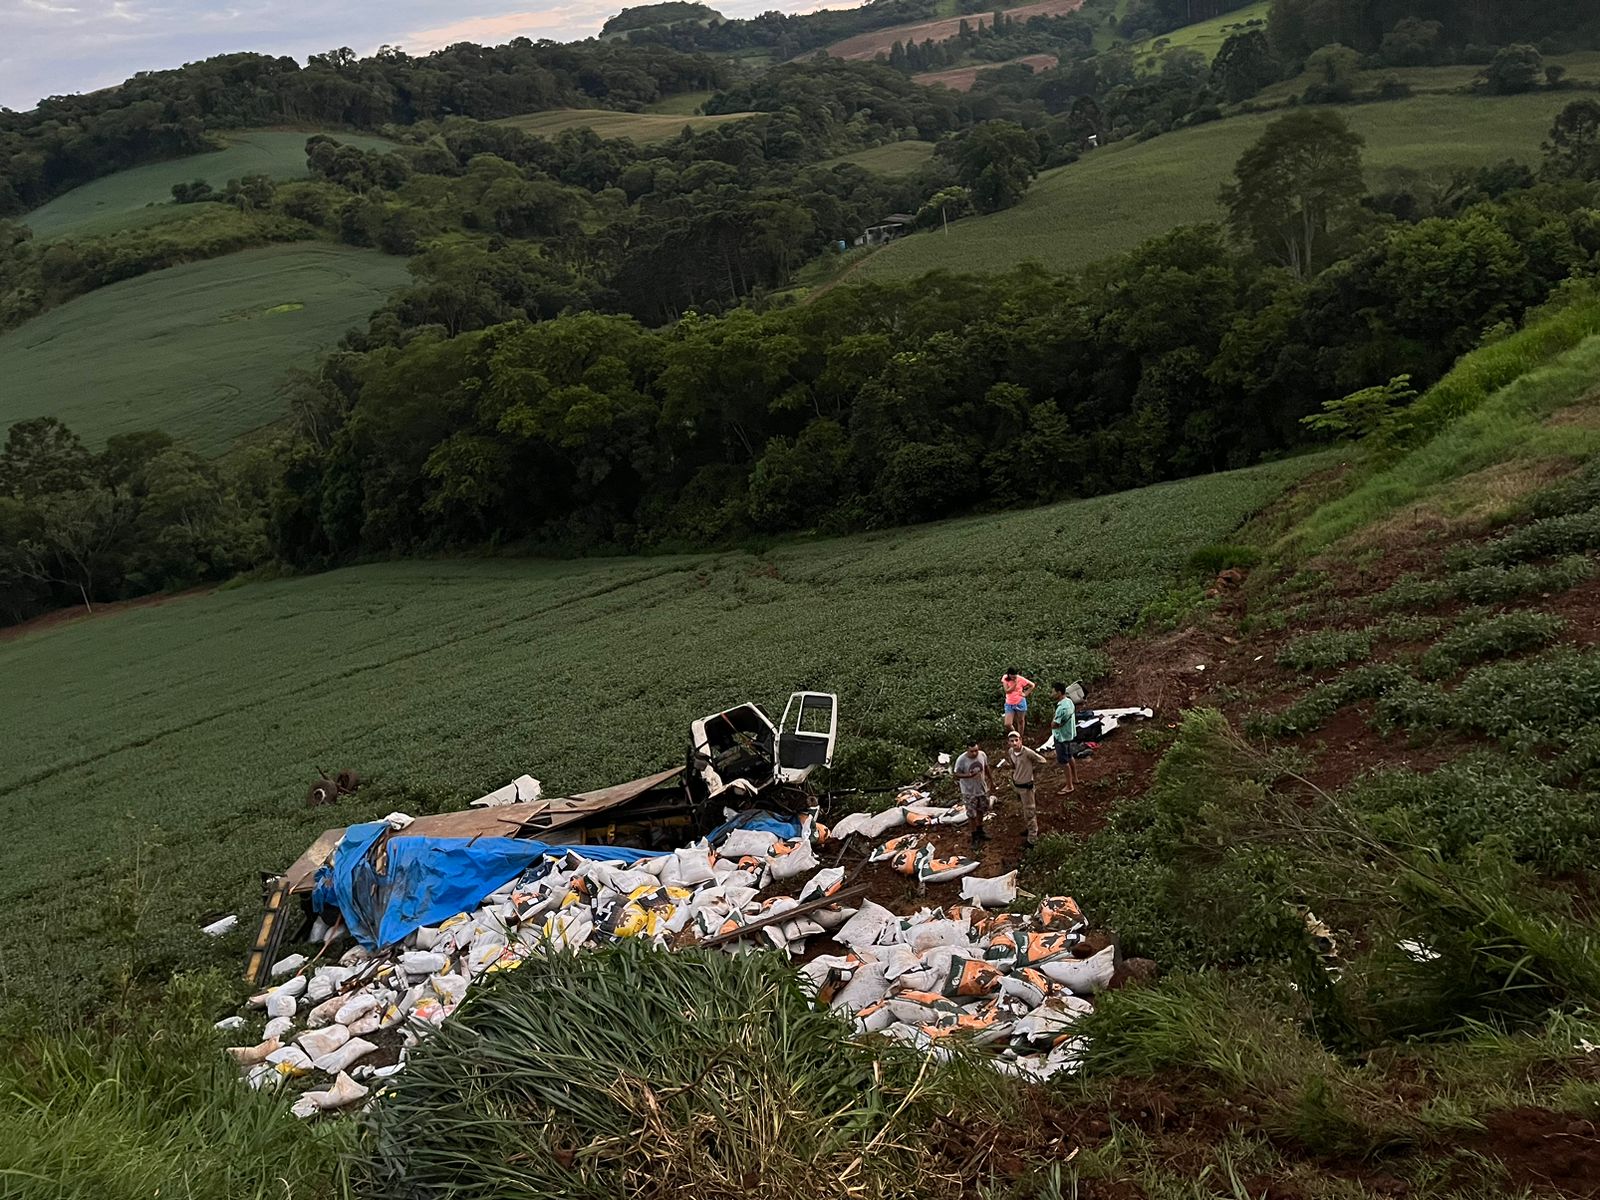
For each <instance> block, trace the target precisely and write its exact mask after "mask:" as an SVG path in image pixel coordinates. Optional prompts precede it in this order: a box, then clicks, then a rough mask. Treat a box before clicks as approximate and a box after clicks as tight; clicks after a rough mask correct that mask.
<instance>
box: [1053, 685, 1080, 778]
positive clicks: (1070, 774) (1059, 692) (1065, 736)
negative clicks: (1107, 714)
mask: <svg viewBox="0 0 1600 1200" xmlns="http://www.w3.org/2000/svg"><path fill="white" fill-rule="evenodd" d="M1050 691H1051V694H1052V695H1054V696H1055V698H1056V712H1055V717H1054V718H1053V719H1052V720H1051V722H1050V739H1051V741H1052V742H1053V743H1054V745H1055V750H1056V762H1058V763H1059V764H1061V765H1062V766H1063V767H1065V768H1066V769H1067V786H1066V787H1064V788H1062V789H1061V790H1060V791H1058V792H1057V793H1056V795H1058V796H1065V795H1066V794H1067V793H1068V792H1070V791H1072V790H1073V789H1074V788H1076V787H1077V786H1078V771H1077V768H1076V767H1074V766H1073V764H1072V743H1073V742H1074V741H1075V740H1076V739H1077V736H1078V706H1077V705H1075V704H1073V702H1072V700H1071V698H1070V697H1069V696H1068V695H1067V685H1066V684H1064V683H1052V684H1051V685H1050Z"/></svg>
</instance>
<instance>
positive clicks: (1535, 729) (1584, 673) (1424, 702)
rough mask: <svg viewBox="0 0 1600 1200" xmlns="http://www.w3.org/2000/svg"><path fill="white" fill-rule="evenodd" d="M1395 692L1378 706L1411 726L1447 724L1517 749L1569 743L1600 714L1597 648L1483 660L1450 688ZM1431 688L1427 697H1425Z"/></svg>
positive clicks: (1441, 726)
mask: <svg viewBox="0 0 1600 1200" xmlns="http://www.w3.org/2000/svg"><path fill="white" fill-rule="evenodd" d="M1423 691H1424V689H1422V688H1419V689H1418V691H1417V692H1415V693H1414V694H1412V695H1411V696H1408V697H1403V698H1401V699H1399V700H1396V701H1395V702H1394V703H1393V704H1392V705H1391V702H1390V701H1385V705H1386V706H1389V707H1390V711H1389V713H1388V714H1386V716H1387V719H1390V720H1392V721H1393V723H1395V724H1399V725H1404V726H1407V727H1409V728H1412V729H1453V730H1456V731H1458V732H1461V733H1473V734H1483V735H1486V736H1489V737H1497V738H1499V739H1500V740H1502V741H1504V742H1507V743H1509V744H1512V745H1515V746H1517V747H1520V748H1523V749H1531V748H1535V747H1542V746H1548V745H1553V744H1565V743H1571V742H1572V741H1573V740H1574V739H1576V738H1578V737H1580V736H1582V735H1584V734H1587V733H1589V732H1590V730H1591V727H1592V725H1593V723H1594V722H1596V721H1600V650H1587V651H1577V650H1557V651H1555V652H1553V653H1550V654H1546V655H1542V656H1540V657H1539V658H1533V659H1523V660H1520V661H1517V662H1503V663H1491V664H1489V665H1488V666H1483V667H1479V668H1478V669H1477V670H1475V671H1472V672H1471V673H1470V674H1468V675H1467V677H1466V678H1465V679H1463V680H1462V681H1461V683H1460V684H1459V685H1458V686H1457V687H1456V688H1455V689H1454V690H1453V691H1451V692H1448V693H1446V692H1445V691H1444V690H1443V689H1440V688H1438V687H1436V686H1435V685H1431V684H1430V685H1426V691H1427V692H1428V694H1427V695H1424V694H1423ZM1429 696H1431V699H1430V698H1429Z"/></svg>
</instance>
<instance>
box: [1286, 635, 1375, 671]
mask: <svg viewBox="0 0 1600 1200" xmlns="http://www.w3.org/2000/svg"><path fill="white" fill-rule="evenodd" d="M1371 653H1372V631H1371V630H1370V629H1319V630H1317V631H1316V632H1315V633H1306V634H1302V635H1301V636H1299V637H1297V638H1291V639H1289V641H1287V642H1285V643H1284V644H1283V646H1282V648H1281V649H1279V651H1278V654H1277V657H1276V659H1275V660H1274V661H1275V662H1277V664H1278V665H1279V666H1280V667H1287V668H1288V669H1289V670H1291V671H1325V670H1327V669H1328V668H1330V667H1339V666H1343V665H1344V664H1345V663H1348V662H1360V661H1362V660H1364V659H1366V658H1367V657H1368V656H1369V655H1370V654H1371Z"/></svg>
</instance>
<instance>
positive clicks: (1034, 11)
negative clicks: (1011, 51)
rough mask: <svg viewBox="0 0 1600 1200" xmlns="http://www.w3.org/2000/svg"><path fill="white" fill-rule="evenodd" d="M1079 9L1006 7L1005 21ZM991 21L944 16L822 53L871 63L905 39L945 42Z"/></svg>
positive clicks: (1068, 2)
mask: <svg viewBox="0 0 1600 1200" xmlns="http://www.w3.org/2000/svg"><path fill="white" fill-rule="evenodd" d="M1082 7H1083V0H1039V2H1038V3H1035V4H1024V5H1022V6H1021V7H1019V8H1008V9H1007V10H1006V18H1007V19H1008V20H1012V21H1027V20H1028V19H1029V18H1030V17H1059V16H1063V15H1065V14H1066V13H1073V12H1077V11H1078V10H1079V9H1080V8H1082ZM993 20H994V14H993V13H972V14H970V15H969V16H965V17H946V18H944V19H942V20H938V21H922V22H920V23H918V24H915V25H894V26H891V27H890V28H888V29H874V30H872V31H871V32H870V33H858V34H856V35H855V36H854V37H847V38H845V39H844V40H842V41H838V42H835V43H833V45H831V46H828V47H827V48H825V49H824V51H823V53H824V54H827V55H828V56H829V57H830V58H844V59H855V60H859V61H865V62H871V61H872V60H873V59H874V58H876V57H877V56H878V55H880V54H888V53H889V48H890V47H891V46H893V45H894V44H895V43H896V42H906V41H908V40H909V41H916V42H927V41H933V42H947V41H949V40H950V39H951V38H953V37H955V36H956V34H957V33H959V32H960V31H961V22H963V21H965V22H966V23H967V27H968V28H969V29H984V28H987V27H988V25H989V24H990V22H992V21H993Z"/></svg>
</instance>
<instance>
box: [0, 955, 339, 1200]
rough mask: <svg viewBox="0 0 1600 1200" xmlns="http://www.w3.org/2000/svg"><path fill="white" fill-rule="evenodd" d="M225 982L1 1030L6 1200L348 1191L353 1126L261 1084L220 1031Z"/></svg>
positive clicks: (210, 979) (180, 984) (274, 1197)
mask: <svg viewBox="0 0 1600 1200" xmlns="http://www.w3.org/2000/svg"><path fill="white" fill-rule="evenodd" d="M227 995H228V988H227V987H226V985H225V983H224V981H223V980H222V979H221V978H219V977H215V976H200V977H195V978H189V979H179V980H176V981H174V982H173V984H172V985H171V986H169V987H168V988H166V989H165V991H164V992H163V993H162V994H160V995H159V996H157V997H151V998H149V999H148V1000H147V1001H146V1002H144V1003H141V1004H138V1005H129V1006H127V1007H126V1008H124V1009H122V1010H121V1011H118V1012H116V1013H113V1014H101V1016H102V1018H103V1023H102V1024H100V1025H98V1026H96V1027H93V1028H83V1029H78V1030H73V1031H62V1030H56V1029H53V1028H51V1027H50V1026H48V1025H45V1026H39V1027H34V1028H30V1029H25V1030H24V1029H7V1030H0V1195H5V1196H15V1197H22V1196H27V1197H39V1198H41V1200H42V1198H44V1197H49V1198H50V1200H134V1198H136V1197H141V1198H148V1197H152V1196H181V1197H185V1198H186V1200H269V1198H270V1200H281V1198H282V1197H284V1196H316V1197H319V1198H329V1200H331V1198H333V1197H338V1196H341V1195H343V1194H345V1192H346V1189H345V1187H344V1185H343V1176H344V1165H343V1164H342V1163H341V1162H340V1157H341V1155H342V1154H343V1153H345V1152H347V1151H348V1150H350V1149H351V1148H353V1147H354V1146H355V1145H356V1137H355V1136H354V1135H355V1134H356V1130H355V1127H354V1126H353V1125H352V1124H350V1123H348V1122H345V1123H330V1124H326V1125H322V1126H310V1125H305V1124H302V1123H300V1122H298V1121H295V1120H294V1119H293V1118H291V1117H289V1116H288V1114H287V1113H286V1111H285V1108H284V1101H283V1099H282V1098H281V1097H279V1096H275V1095H273V1094H271V1093H270V1092H253V1091H250V1090H249V1089H248V1088H246V1087H244V1086H243V1084H241V1082H240V1081H239V1076H238V1071H237V1069H236V1068H235V1067H234V1066H233V1064H232V1063H231V1062H230V1061H229V1060H227V1059H226V1058H224V1057H223V1055H222V1053H221V1039H220V1038H219V1037H218V1036H217V1034H216V1033H215V1031H214V1030H213V1029H212V1028H211V1022H212V1021H213V1020H215V1019H216V1018H215V1011H216V1010H217V1008H218V1007H220V1006H221V1005H223V1004H225V1003H226V997H227Z"/></svg>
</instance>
